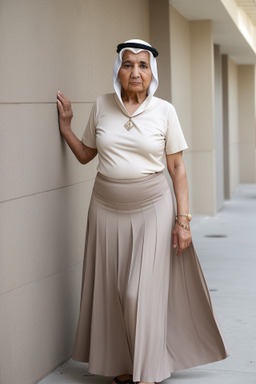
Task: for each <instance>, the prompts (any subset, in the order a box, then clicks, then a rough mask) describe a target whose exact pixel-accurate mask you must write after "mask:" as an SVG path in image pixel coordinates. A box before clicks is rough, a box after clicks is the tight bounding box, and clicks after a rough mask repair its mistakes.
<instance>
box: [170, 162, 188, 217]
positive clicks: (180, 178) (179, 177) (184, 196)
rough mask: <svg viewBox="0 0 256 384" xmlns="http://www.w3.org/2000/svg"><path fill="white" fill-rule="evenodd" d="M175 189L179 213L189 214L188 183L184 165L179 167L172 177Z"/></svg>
mask: <svg viewBox="0 0 256 384" xmlns="http://www.w3.org/2000/svg"><path fill="white" fill-rule="evenodd" d="M172 181H173V189H174V193H175V197H176V202H177V213H178V214H187V213H188V212H189V197H188V182H187V176H186V169H185V166H184V164H181V165H179V166H177V167H176V168H175V170H174V172H173V175H172Z"/></svg>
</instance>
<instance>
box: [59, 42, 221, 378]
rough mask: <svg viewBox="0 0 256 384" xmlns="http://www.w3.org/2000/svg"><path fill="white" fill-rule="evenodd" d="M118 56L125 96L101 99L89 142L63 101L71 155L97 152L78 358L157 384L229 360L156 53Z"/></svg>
mask: <svg viewBox="0 0 256 384" xmlns="http://www.w3.org/2000/svg"><path fill="white" fill-rule="evenodd" d="M117 52H118V55H117V58H116V61H115V64H114V71H113V85H114V90H115V93H114V94H107V95H104V96H101V97H99V98H98V99H97V100H96V102H95V104H94V106H93V108H92V111H91V115H90V118H89V122H88V124H87V127H86V129H85V132H84V135H83V137H82V141H80V140H79V139H78V138H77V137H76V136H75V135H74V133H73V132H72V130H71V119H72V116H73V114H72V109H71V104H70V102H69V100H68V99H67V98H66V97H65V96H64V95H63V94H61V93H58V109H59V121H60V130H61V133H62V135H63V137H64V139H65V140H66V142H67V143H68V145H69V146H70V148H71V150H72V151H73V153H74V154H75V156H76V157H77V159H78V160H79V161H80V162H81V163H82V164H86V163H88V162H89V161H91V160H92V159H93V158H94V157H95V156H96V155H97V154H98V173H97V176H96V180H95V184H94V188H93V192H92V197H91V202H90V208H89V213H88V221H87V232H86V243H85V257H84V267H83V279H82V295H81V309H80V316H79V322H78V328H77V335H76V341H75V346H74V359H75V360H78V361H84V362H89V368H88V369H89V372H91V373H95V374H100V375H106V376H115V377H114V382H115V383H118V384H120V383H121V384H125V383H132V382H140V383H143V382H150V383H154V382H159V381H162V380H164V379H166V378H168V377H170V375H171V372H173V371H175V370H181V369H185V368H189V367H192V366H196V365H201V364H206V363H209V362H213V361H217V360H220V359H223V358H225V357H226V356H227V353H226V349H225V345H224V342H223V340H222V337H221V334H220V331H219V329H218V326H217V324H216V320H215V318H214V314H213V309H212V305H211V301H210V297H209V293H208V290H207V286H206V283H205V280H204V277H203V274H202V271H201V268H200V265H199V262H198V259H197V256H196V254H195V251H194V249H193V245H192V243H191V232H190V226H189V221H190V220H191V215H190V214H189V205H188V204H189V203H188V200H189V199H188V186H187V178H186V171H185V166H184V162H183V159H182V151H183V150H184V149H186V148H187V144H186V142H185V139H184V136H183V133H182V130H181V127H180V124H179V120H178V118H177V115H176V112H175V109H174V107H173V106H172V105H171V104H170V103H168V102H166V101H164V100H161V99H159V98H156V97H154V96H153V95H154V93H155V91H156V89H157V86H158V75H157V64H156V57H157V55H158V52H157V51H156V49H154V48H153V47H151V46H150V45H149V44H148V43H146V42H144V41H141V40H129V41H127V42H125V43H123V44H119V45H118V48H117ZM164 155H165V156H166V164H167V168H168V171H169V174H170V176H171V179H172V182H173V190H174V195H175V199H173V194H172V193H171V190H170V188H169V185H168V183H167V180H166V178H165V176H164V175H163V169H164V164H163V162H162V158H163V156H164Z"/></svg>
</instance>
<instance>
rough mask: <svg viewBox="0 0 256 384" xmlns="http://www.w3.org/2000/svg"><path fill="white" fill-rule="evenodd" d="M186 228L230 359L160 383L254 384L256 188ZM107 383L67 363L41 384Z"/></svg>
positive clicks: (249, 188) (241, 192) (240, 190)
mask: <svg viewBox="0 0 256 384" xmlns="http://www.w3.org/2000/svg"><path fill="white" fill-rule="evenodd" d="M191 227H192V233H193V239H194V244H195V248H196V250H197V253H198V256H199V259H200V262H201V265H202V268H203V271H204V274H205V277H206V281H207V283H208V288H209V290H210V293H211V297H212V302H213V306H214V309H215V312H216V315H217V318H218V321H219V324H220V326H221V329H222V331H223V334H224V338H225V340H226V343H227V346H228V350H229V352H230V357H228V358H227V359H225V360H223V361H221V362H217V363H214V364H208V365H204V366H200V367H197V368H193V369H189V370H186V371H180V372H175V373H174V374H172V377H171V378H170V379H167V380H165V383H166V384H256V184H243V185H240V186H239V188H238V189H237V192H236V193H235V195H234V197H233V198H232V200H230V201H227V202H225V206H224V208H223V209H222V210H221V211H220V212H219V213H218V214H217V215H216V216H215V217H205V216H196V217H194V218H193V220H192V222H191ZM99 348H100V346H99ZM111 381H112V378H106V377H102V376H94V375H90V374H88V372H87V365H86V364H83V363H77V362H74V361H73V360H69V361H68V362H67V363H65V364H64V365H62V366H60V367H58V368H57V369H56V370H55V371H53V372H52V373H51V374H50V375H48V376H47V377H46V378H45V379H43V380H41V381H40V384H57V383H63V384H66V383H69V384H71V383H73V384H75V383H83V384H96V383H97V384H101V383H102V384H105V383H106V384H111Z"/></svg>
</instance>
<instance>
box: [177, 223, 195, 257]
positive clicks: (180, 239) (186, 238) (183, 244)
mask: <svg viewBox="0 0 256 384" xmlns="http://www.w3.org/2000/svg"><path fill="white" fill-rule="evenodd" d="M191 240H192V236H191V232H190V231H188V230H187V229H183V228H180V227H179V226H175V229H174V231H173V248H178V250H177V256H179V255H181V253H182V252H183V251H184V250H185V249H187V248H188V247H189V245H190V243H191Z"/></svg>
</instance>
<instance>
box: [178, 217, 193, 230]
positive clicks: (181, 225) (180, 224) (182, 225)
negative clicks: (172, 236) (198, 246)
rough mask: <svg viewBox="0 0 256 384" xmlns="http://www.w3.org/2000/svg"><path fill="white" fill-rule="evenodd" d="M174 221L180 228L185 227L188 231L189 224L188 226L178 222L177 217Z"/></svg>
mask: <svg viewBox="0 0 256 384" xmlns="http://www.w3.org/2000/svg"><path fill="white" fill-rule="evenodd" d="M176 223H177V224H178V225H179V226H180V227H182V228H184V229H187V230H188V231H190V226H189V225H186V224H183V223H181V222H180V221H179V220H177V219H176Z"/></svg>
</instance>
